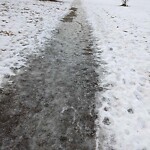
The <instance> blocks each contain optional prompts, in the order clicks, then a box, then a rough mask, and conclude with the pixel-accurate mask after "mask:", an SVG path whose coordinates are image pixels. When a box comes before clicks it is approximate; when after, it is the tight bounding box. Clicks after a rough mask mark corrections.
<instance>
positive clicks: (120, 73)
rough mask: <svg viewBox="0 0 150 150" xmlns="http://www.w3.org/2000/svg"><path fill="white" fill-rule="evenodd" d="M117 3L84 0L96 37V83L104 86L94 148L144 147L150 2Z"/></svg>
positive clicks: (149, 100)
mask: <svg viewBox="0 0 150 150" xmlns="http://www.w3.org/2000/svg"><path fill="white" fill-rule="evenodd" d="M120 4H121V0H118V1H116V0H91V1H90V0H84V1H83V6H84V8H85V10H86V13H87V17H88V21H89V22H90V24H91V26H92V27H93V30H94V31H93V35H94V36H95V38H96V45H97V54H96V61H97V62H99V64H100V65H99V69H98V70H97V72H98V73H99V74H100V79H99V85H100V86H101V87H103V89H104V90H103V92H101V93H98V94H97V95H98V97H97V99H98V102H99V103H100V106H99V107H98V112H99V120H98V124H97V127H98V129H97V150H99V149H100V147H101V148H103V149H104V150H112V149H113V150H148V149H150V1H149V0H136V1H135V0H131V1H130V0H129V3H128V7H121V6H120ZM102 70H104V73H103V74H102V72H101V71H102ZM102 76H103V79H102V78H101V77H102ZM99 126H100V127H99ZM101 144H102V145H101Z"/></svg>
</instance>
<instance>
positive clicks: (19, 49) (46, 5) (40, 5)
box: [0, 0, 72, 85]
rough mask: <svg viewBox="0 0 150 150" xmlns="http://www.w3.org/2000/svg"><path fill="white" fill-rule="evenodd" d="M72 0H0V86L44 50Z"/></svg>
mask: <svg viewBox="0 0 150 150" xmlns="http://www.w3.org/2000/svg"><path fill="white" fill-rule="evenodd" d="M71 2H72V0H63V1H62V2H50V1H40V0H1V1H0V85H1V83H2V82H3V79H4V78H5V77H6V78H9V77H10V76H11V75H15V74H16V73H17V72H18V71H19V69H20V68H22V67H23V66H25V65H26V62H27V59H28V58H29V56H30V55H33V54H38V53H39V52H40V51H41V50H42V49H43V46H44V42H45V41H46V39H50V38H51V36H52V31H53V30H54V29H55V28H56V26H57V25H58V23H59V20H60V19H61V18H62V17H63V16H64V15H65V14H66V13H67V12H68V9H69V7H70V5H71Z"/></svg>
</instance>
